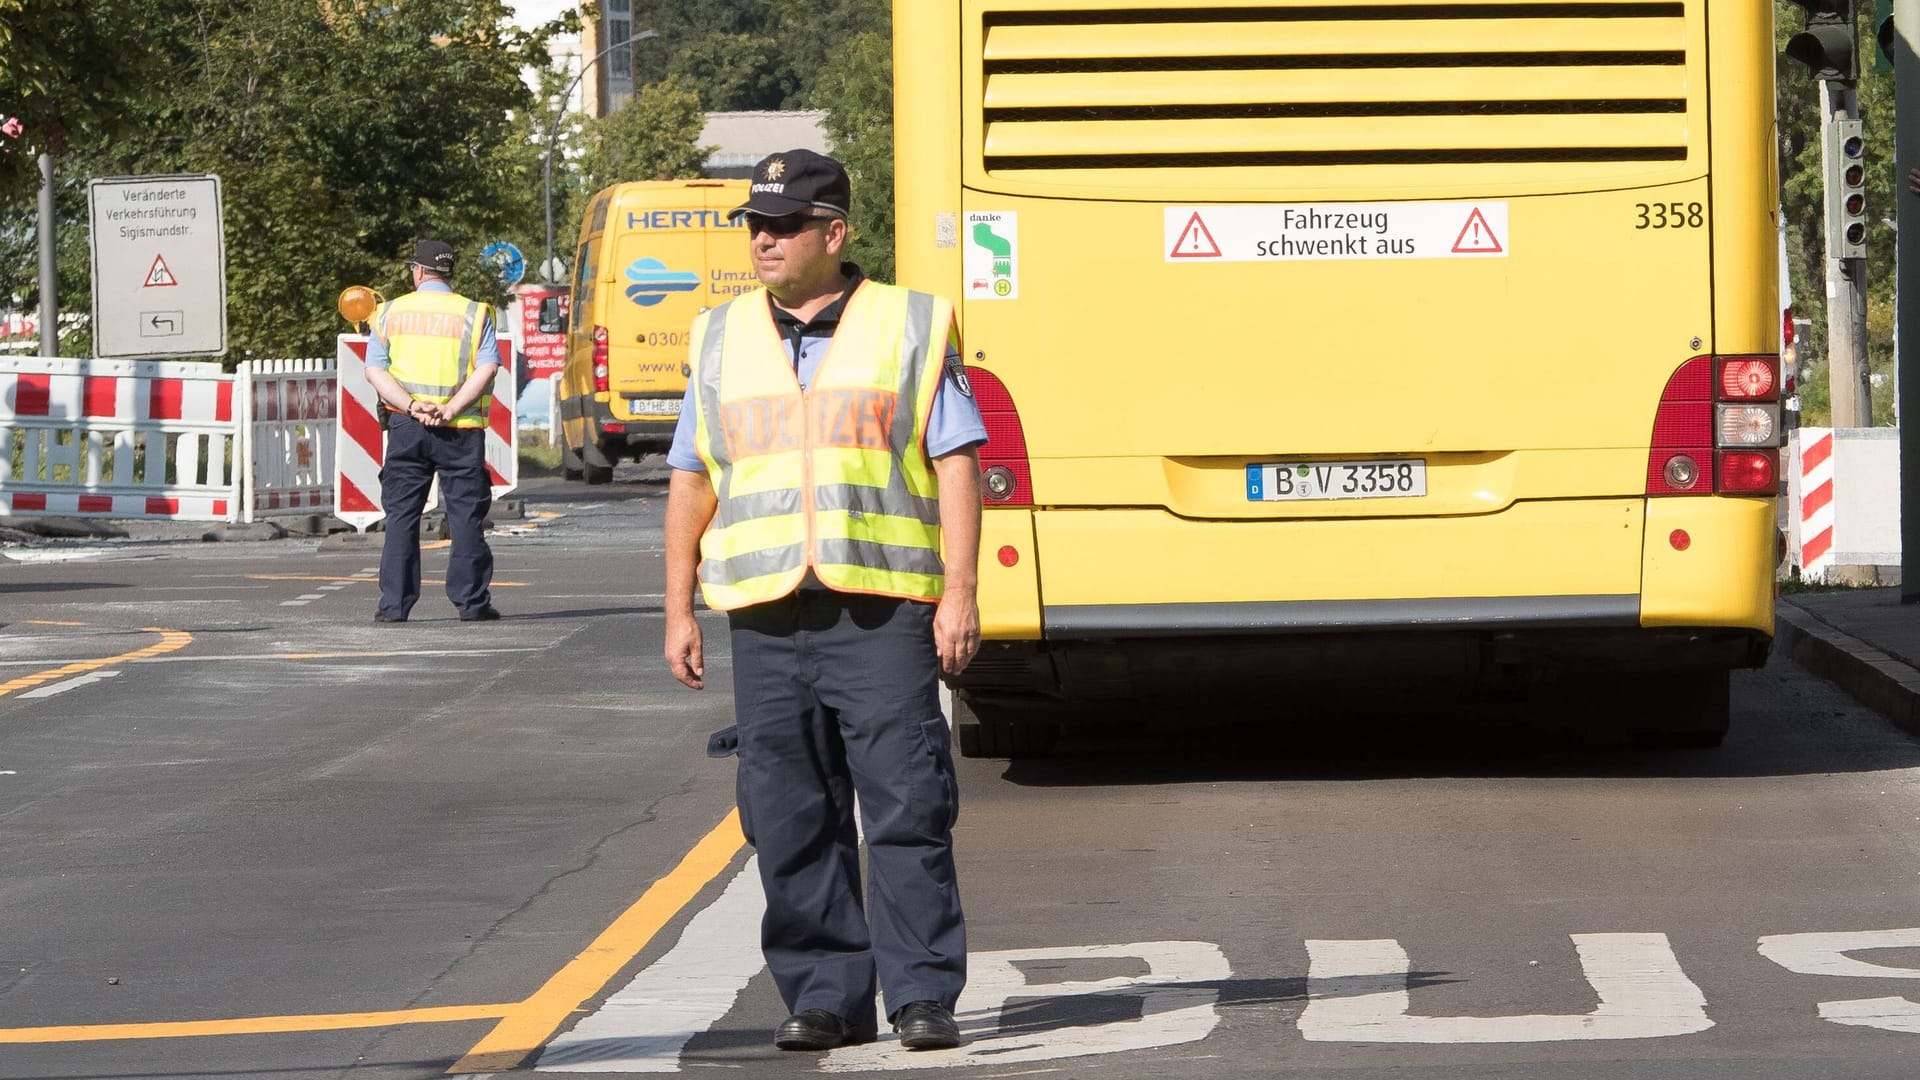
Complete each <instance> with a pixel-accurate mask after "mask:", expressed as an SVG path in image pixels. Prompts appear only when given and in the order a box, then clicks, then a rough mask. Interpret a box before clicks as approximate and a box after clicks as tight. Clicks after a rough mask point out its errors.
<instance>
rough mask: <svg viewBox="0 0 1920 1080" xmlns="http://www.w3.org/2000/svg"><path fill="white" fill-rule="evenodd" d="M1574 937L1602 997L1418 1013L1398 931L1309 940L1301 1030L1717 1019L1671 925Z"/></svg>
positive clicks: (1644, 1030)
mask: <svg viewBox="0 0 1920 1080" xmlns="http://www.w3.org/2000/svg"><path fill="white" fill-rule="evenodd" d="M1572 938H1573V945H1574V948H1575V949H1576V950H1577V951H1578V952H1579V954H1580V967H1581V970H1582V971H1583V972H1585V974H1586V977H1587V982H1588V983H1589V984H1591V985H1592V987H1593V990H1594V993H1596V994H1597V995H1598V996H1599V998H1600V1004H1599V1005H1598V1006H1597V1007H1595V1008H1594V1010H1593V1011H1592V1012H1590V1013H1585V1014H1560V1015H1527V1016H1410V1015H1408V1010H1409V1009H1410V1008H1411V995H1410V994H1409V992H1408V980H1407V973H1408V972H1409V970H1411V967H1410V965H1409V963H1408V961H1407V953H1406V950H1405V949H1402V948H1401V947H1400V943H1399V942H1398V941H1395V940H1393V939H1392V938H1382V939H1377V940H1372V941H1308V942H1307V956H1308V968H1307V998H1308V1001H1307V1008H1306V1011H1305V1012H1303V1013H1302V1014H1301V1016H1300V1022H1299V1026H1300V1033H1301V1034H1302V1035H1304V1036H1306V1038H1307V1039H1308V1040H1309V1041H1312V1042H1367V1043H1378V1042H1391V1043H1520V1042H1559V1041H1564V1040H1574V1039H1657V1038H1665V1037H1669V1036H1674V1035H1688V1034H1692V1033H1693V1032H1696V1031H1705V1030H1707V1029H1708V1028H1710V1027H1712V1026H1713V1021H1712V1020H1710V1019H1708V1018H1707V1008H1706V1006H1707V999H1706V995H1704V994H1702V993H1701V992H1700V988H1699V987H1698V986H1695V985H1694V984H1693V981H1692V980H1691V979H1688V978H1687V976H1686V974H1685V973H1684V972H1683V971H1681V970H1680V961H1679V959H1678V958H1676V957H1675V956H1674V955H1673V946H1672V944H1670V943H1669V942H1668V940H1667V935H1665V934H1574V935H1572Z"/></svg>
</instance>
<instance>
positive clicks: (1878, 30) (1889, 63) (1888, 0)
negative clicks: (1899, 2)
mask: <svg viewBox="0 0 1920 1080" xmlns="http://www.w3.org/2000/svg"><path fill="white" fill-rule="evenodd" d="M1873 39H1874V41H1876V42H1878V43H1879V45H1880V55H1878V56H1876V57H1874V58H1873V70H1875V71H1892V70H1893V0H1873Z"/></svg>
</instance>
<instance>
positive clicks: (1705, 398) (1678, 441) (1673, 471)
mask: <svg viewBox="0 0 1920 1080" xmlns="http://www.w3.org/2000/svg"><path fill="white" fill-rule="evenodd" d="M1712 492H1713V359H1712V358H1711V357H1707V356H1696V357H1694V358H1693V359H1691V360H1689V361H1687V362H1686V363H1684V364H1682V365H1680V369H1679V370H1678V371H1675V372H1674V373H1673V377H1672V378H1669V379H1668V380H1667V388H1666V390H1665V391H1663V392H1662V393H1661V395H1660V408H1659V410H1658V411H1657V412H1655V413H1654V416H1653V448H1652V450H1651V452H1650V453H1649V454H1648V455H1647V494H1649V495H1707V494H1711V493H1712Z"/></svg>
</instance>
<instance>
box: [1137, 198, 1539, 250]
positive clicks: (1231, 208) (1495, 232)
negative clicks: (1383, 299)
mask: <svg viewBox="0 0 1920 1080" xmlns="http://www.w3.org/2000/svg"><path fill="white" fill-rule="evenodd" d="M1162 232H1163V235H1162V237H1161V244H1162V247H1161V249H1160V250H1162V251H1164V252H1166V261H1167V262H1169V263H1174V264H1185V265H1187V266H1200V265H1205V264H1207V263H1217V262H1295V261H1322V260H1348V259H1489V258H1491V259H1504V258H1506V257H1507V250H1508V248H1509V247H1510V246H1511V243H1510V240H1509V237H1508V234H1507V204H1506V203H1504V202H1500V201H1492V202H1386V203H1307V204H1282V203H1254V204H1237V205H1226V206H1169V207H1167V208H1166V212H1165V216H1164V218H1163V225H1162Z"/></svg>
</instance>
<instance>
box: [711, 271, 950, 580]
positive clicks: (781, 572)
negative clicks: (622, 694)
mask: <svg viewBox="0 0 1920 1080" xmlns="http://www.w3.org/2000/svg"><path fill="white" fill-rule="evenodd" d="M952 321H953V307H952V305H951V304H948V303H947V302H946V301H944V300H940V299H939V298H937V297H934V296H930V295H928V294H926V293H920V292H911V291H909V290H907V289H902V288H897V287H895V286H891V285H881V284H877V283H875V282H871V281H869V282H863V283H861V285H860V286H859V288H857V289H856V290H855V291H854V294H853V295H852V296H851V297H849V298H848V300H847V305H846V308H845V310H844V311H843V312H842V314H841V316H840V324H839V326H838V328H837V329H836V330H835V331H834V335H833V338H832V340H831V342H830V343H829V345H828V347H827V354H826V356H825V357H823V358H822V359H821V361H820V366H819V367H818V369H817V370H816V371H815V373H814V377H813V383H812V385H811V386H809V387H808V388H807V389H806V391H805V392H804V393H802V391H801V390H800V382H799V379H798V378H797V377H796V375H795V371H794V363H793V361H792V359H791V357H790V355H789V353H788V351H787V346H786V343H785V342H784V341H783V340H782V338H781V335H780V331H779V329H778V327H776V326H775V325H774V321H773V314H772V311H771V310H770V309H769V307H768V303H767V294H766V290H764V289H759V290H755V291H754V292H751V293H747V294H746V295H744V296H740V297H737V298H735V299H733V300H731V301H729V302H728V303H726V304H723V305H721V306H720V307H718V308H715V309H714V310H713V311H710V312H707V313H706V314H704V315H702V316H701V317H700V318H699V319H698V320H697V321H696V322H695V323H694V329H693V342H694V344H693V359H692V362H693V365H694V373H693V380H692V382H693V393H694V406H695V412H696V415H695V430H696V443H697V446H698V448H699V451H700V456H701V458H702V459H703V460H704V461H705V462H706V465H707V472H708V474H709V475H710V476H711V477H712V480H713V484H714V492H715V494H716V495H717V496H718V498H719V505H718V507H717V509H716V511H715V516H714V521H713V526H712V527H711V528H709V529H708V530H707V532H706V535H704V536H703V537H701V541H700V553H701V556H702V558H701V563H700V587H701V594H702V596H703V597H704V598H705V599H706V602H707V606H708V607H711V608H714V609H715V610H719V611H726V610H730V609H733V608H739V607H744V606H746V605H749V604H759V603H765V602H767V601H769V600H777V599H779V598H780V597H782V596H785V595H786V594H787V593H789V592H792V591H793V590H794V589H795V588H797V587H798V586H799V585H800V582H801V581H802V580H803V579H804V578H805V577H806V572H807V569H808V567H810V566H811V567H812V568H813V571H814V573H815V574H816V575H818V576H819V578H820V580H821V582H822V583H824V584H825V585H827V586H828V587H829V588H832V589H837V590H839V591H842V592H859V593H877V594H880V595H885V596H900V597H906V598H908V599H913V600H937V599H939V597H940V593H941V590H942V588H943V587H944V582H945V576H944V575H945V567H944V565H943V564H942V562H941V559H940V500H939V491H938V486H937V483H936V481H935V478H934V473H933V468H932V466H931V464H930V463H929V462H928V461H927V459H926V453H925V450H924V447H925V442H926V432H927V420H928V417H929V416H930V415H931V414H932V411H933V396H934V392H935V391H936V390H938V389H939V384H940V375H941V371H942V362H943V360H944V359H945V349H946V341H947V330H948V327H949V326H950V325H951V324H952Z"/></svg>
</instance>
